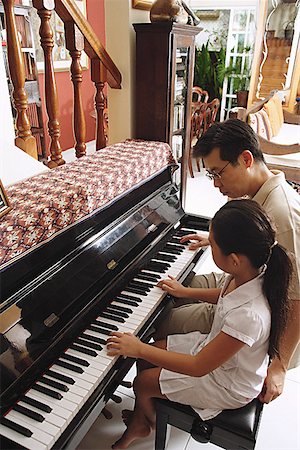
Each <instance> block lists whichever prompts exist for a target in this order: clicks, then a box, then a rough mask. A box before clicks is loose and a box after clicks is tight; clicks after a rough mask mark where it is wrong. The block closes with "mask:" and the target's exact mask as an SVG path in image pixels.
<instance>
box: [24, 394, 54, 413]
mask: <svg viewBox="0 0 300 450" xmlns="http://www.w3.org/2000/svg"><path fill="white" fill-rule="evenodd" d="M20 401H22V402H24V403H27V405H31V406H34V407H35V408H37V409H40V410H41V411H44V412H46V413H49V414H50V413H51V411H52V408H50V406H48V405H45V404H44V403H42V402H39V401H38V400H35V399H34V398H31V397H27V396H26V395H23V397H21V398H20Z"/></svg>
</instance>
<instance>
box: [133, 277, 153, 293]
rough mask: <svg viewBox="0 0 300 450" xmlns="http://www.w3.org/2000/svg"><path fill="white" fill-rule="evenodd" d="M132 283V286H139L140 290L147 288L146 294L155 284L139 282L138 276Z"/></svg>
mask: <svg viewBox="0 0 300 450" xmlns="http://www.w3.org/2000/svg"><path fill="white" fill-rule="evenodd" d="M132 282H133V283H134V284H136V285H137V286H140V287H142V288H148V292H150V291H151V289H152V288H153V286H154V283H155V282H154V283H147V282H146V281H140V277H139V276H138V275H137V276H136V279H134V280H133V281H132Z"/></svg>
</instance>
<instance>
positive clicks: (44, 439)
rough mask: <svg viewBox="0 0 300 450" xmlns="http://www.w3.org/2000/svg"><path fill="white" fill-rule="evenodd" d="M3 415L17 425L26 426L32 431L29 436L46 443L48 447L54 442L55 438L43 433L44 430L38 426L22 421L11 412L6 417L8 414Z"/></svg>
mask: <svg viewBox="0 0 300 450" xmlns="http://www.w3.org/2000/svg"><path fill="white" fill-rule="evenodd" d="M13 416H14V417H13ZM5 417H6V418H7V419H10V420H11V421H12V422H14V423H17V424H18V425H22V427H25V428H28V429H29V430H30V431H31V432H32V436H31V438H32V439H34V440H36V441H38V442H41V443H42V444H44V445H46V447H47V448H50V447H51V446H52V445H53V444H54V443H55V439H54V437H53V435H50V434H48V433H45V432H44V431H41V430H40V429H39V428H37V427H36V426H34V425H33V424H31V425H28V423H27V422H26V421H24V420H23V419H22V418H20V417H18V416H17V415H16V414H12V413H11V414H10V417H8V414H7V415H6V416H5Z"/></svg>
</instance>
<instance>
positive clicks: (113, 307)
mask: <svg viewBox="0 0 300 450" xmlns="http://www.w3.org/2000/svg"><path fill="white" fill-rule="evenodd" d="M107 309H114V310H116V311H123V312H126V313H128V314H132V313H133V311H132V309H130V308H126V306H120V305H109V307H108V308H107ZM112 326H113V325H112Z"/></svg>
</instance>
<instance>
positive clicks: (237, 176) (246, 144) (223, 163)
mask: <svg viewBox="0 0 300 450" xmlns="http://www.w3.org/2000/svg"><path fill="white" fill-rule="evenodd" d="M194 157H195V158H202V159H203V161H204V165H205V168H206V170H207V175H208V176H209V177H210V178H211V179H212V180H213V181H214V186H215V187H217V188H218V189H219V190H220V192H221V193H222V194H223V195H226V196H228V197H229V198H239V197H243V196H248V197H250V198H252V199H253V200H255V201H257V202H258V203H259V204H260V205H262V206H263V207H264V209H265V210H266V212H267V213H268V215H269V216H270V217H271V218H272V219H273V221H274V223H275V226H276V229H277V236H276V237H277V241H278V242H279V243H280V244H281V245H282V246H283V247H285V248H286V249H287V250H288V251H289V252H291V254H292V257H293V265H294V277H293V281H292V286H291V288H290V298H291V311H290V316H289V321H288V325H287V328H286V331H285V334H284V336H283V339H282V340H281V343H280V348H279V352H280V359H279V358H274V359H273V360H272V361H271V363H270V366H269V369H268V376H267V378H266V380H265V386H264V389H263V391H262V393H261V394H260V400H261V401H262V402H265V403H269V402H270V401H272V400H274V399H275V398H276V397H278V396H279V395H280V394H281V393H282V390H283V385H284V379H285V375H286V371H287V369H288V368H293V367H296V366H297V365H299V363H300V345H299V342H300V281H299V280H300V195H299V194H297V193H296V191H295V190H294V189H293V188H292V187H291V186H290V185H289V184H288V183H287V182H286V180H285V177H284V174H283V173H282V172H279V171H274V172H272V171H270V170H269V169H268V167H267V166H266V164H265V161H264V157H263V154H262V152H261V150H260V146H259V142H258V139H257V137H256V135H255V133H254V132H253V130H252V128H251V127H250V126H249V125H247V124H246V123H244V122H242V121H240V120H237V119H231V120H227V121H226V122H223V123H217V124H215V125H213V126H212V127H210V128H209V129H208V131H207V132H206V133H205V134H204V135H203V136H202V137H201V138H200V139H199V141H198V142H197V144H196V145H195V147H194ZM191 239H192V240H195V241H198V242H196V243H195V242H194V243H193V244H191V245H190V248H196V247H200V246H205V245H208V241H207V239H206V238H204V237H202V236H199V235H187V236H185V237H184V238H182V241H183V242H184V241H188V240H191ZM223 278H224V276H223V275H222V274H221V275H220V274H209V275H199V276H194V278H193V279H192V281H191V282H190V283H189V286H190V287H194V288H199V289H200V290H199V296H198V297H197V298H198V300H191V299H189V303H190V304H183V305H182V303H186V300H185V301H183V302H181V305H182V306H178V305H180V301H179V302H178V303H177V307H175V308H173V309H172V310H171V312H170V313H169V315H168V317H167V318H166V320H165V321H164V324H163V326H162V328H161V329H159V330H158V332H157V335H156V336H155V338H156V339H161V338H163V337H164V336H166V335H168V334H175V333H187V332H190V331H195V330H199V331H201V332H203V333H208V332H209V330H210V327H211V323H212V320H213V314H214V305H211V304H209V303H205V300H207V299H208V298H209V296H210V295H212V293H213V289H219V288H220V286H221V285H222V281H223ZM274 283H276V280H274ZM163 289H164V290H166V291H167V292H169V293H170V294H172V295H173V296H174V297H182V296H184V289H183V290H182V286H181V285H180V286H179V283H178V282H176V280H168V281H166V282H165V284H164V286H163ZM197 295H198V293H197ZM193 297H194V296H193ZM193 301H194V303H192V302H193ZM198 301H202V302H204V303H198ZM191 303H192V304H191ZM175 306H176V303H175Z"/></svg>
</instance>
